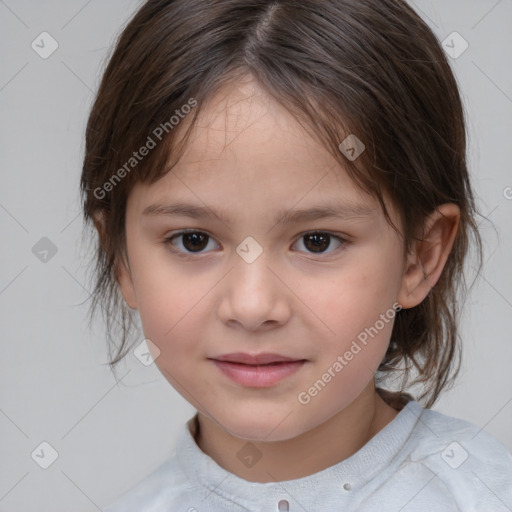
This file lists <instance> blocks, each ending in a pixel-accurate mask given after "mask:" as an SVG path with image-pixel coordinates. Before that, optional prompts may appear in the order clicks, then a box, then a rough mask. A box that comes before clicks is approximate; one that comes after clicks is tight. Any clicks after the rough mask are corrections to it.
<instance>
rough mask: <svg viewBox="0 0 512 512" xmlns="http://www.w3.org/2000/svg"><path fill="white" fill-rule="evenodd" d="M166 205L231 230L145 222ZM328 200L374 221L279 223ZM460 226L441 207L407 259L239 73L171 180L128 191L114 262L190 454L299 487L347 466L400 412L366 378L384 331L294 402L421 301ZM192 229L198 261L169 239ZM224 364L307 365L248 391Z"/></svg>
mask: <svg viewBox="0 0 512 512" xmlns="http://www.w3.org/2000/svg"><path fill="white" fill-rule="evenodd" d="M178 200H179V201H181V202H186V203H190V204H194V205H199V206H205V205H206V206H208V207H209V208H211V209H214V210H216V211H217V210H221V211H222V212H223V213H224V215H225V216H226V217H227V218H226V219H225V221H223V222H221V221H219V220H215V219H201V220H198V219H193V218H189V217H186V216H169V215H144V214H143V213H142V212H143V211H144V210H145V209H146V208H147V207H148V206H150V205H153V204H169V203H171V202H175V201H178ZM326 202H336V203H337V204H343V205H345V204H348V203H356V202H357V203H358V204H362V205H363V206H366V207H369V208H371V209H372V213H371V214H369V215H366V216H363V215H359V216H351V217H346V218H325V219H320V220H309V221H301V222H300V223H295V224H283V225H280V224H279V225H278V224H276V223H275V220H274V217H275V215H276V214H277V212H278V210H281V209H302V208H311V207H314V206H322V205H325V204H326ZM388 206H389V209H390V212H391V214H392V218H393V221H394V223H395V225H397V226H400V221H399V217H398V214H397V212H396V211H395V209H394V208H393V206H392V205H391V204H389V202H388ZM458 220H459V210H458V208H457V206H456V205H453V204H445V205H442V206H440V207H439V208H438V210H437V211H436V212H434V213H433V214H432V215H431V216H430V217H429V218H428V219H426V222H425V227H426V233H425V235H424V236H423V240H424V241H423V242H417V243H415V245H414V246H413V248H412V250H411V251H410V253H408V254H407V255H406V256H404V254H403V240H402V239H401V238H400V237H399V236H398V235H397V233H396V232H395V231H394V230H393V229H392V227H391V226H390V225H389V224H388V223H387V222H386V219H385V217H384V215H383V213H382V211H381V210H380V209H379V206H378V203H377V201H376V200H375V199H374V198H372V197H371V196H369V195H367V194H365V193H364V192H362V191H361V190H360V189H358V188H357V186H356V185H355V184H354V183H353V182H352V181H351V180H350V179H349V177H348V176H347V174H346V172H345V171H344V169H343V168H342V166H341V165H340V163H339V162H338V161H337V160H335V159H334V158H333V157H332V155H330V154H329V153H328V152H327V151H326V150H325V149H324V148H323V147H322V146H321V145H320V144H319V143H318V142H316V141H314V140H313V139H312V138H311V137H310V136H308V134H307V133H306V132H305V131H304V129H303V128H301V127H300V125H299V124H298V123H297V121H295V119H294V118H293V117H292V116H291V115H290V114H289V113H288V112H287V111H286V110H285V109H284V108H283V107H281V106H279V105H278V104H277V103H276V102H275V101H274V100H272V99H271V98H270V97H268V96H267V95H266V94H265V92H264V91H263V90H262V89H260V88H259V86H258V85H257V84H256V83H255V82H254V81H253V80H251V78H250V77H247V78H246V79H245V80H240V81H238V82H236V83H234V84H232V85H231V86H229V87H225V88H224V89H222V90H221V91H220V92H219V93H218V94H216V95H215V96H214V97H212V98H211V99H210V101H209V102H208V103H207V104H206V105H204V107H203V110H202V113H201V116H200V118H199V120H198V122H197V123H196V125H195V127H194V132H193V136H192V138H191V139H190V141H189V145H188V147H187V150H186V152H185V153H184V155H183V157H182V158H181V159H180V161H179V162H178V164H177V165H176V166H175V167H174V168H173V169H172V170H171V171H169V172H168V173H167V174H166V175H165V176H164V177H163V178H162V179H160V180H159V181H157V182H156V183H153V184H151V185H147V184H142V183H138V184H136V186H135V187H134V188H133V189H132V191H131V193H130V195H129V198H128V204H127V211H126V236H127V254H128V260H127V261H126V262H120V263H119V284H120V286H121V290H122V292H123V295H124V298H125V300H126V302H127V304H128V305H129V306H130V307H131V308H134V309H138V311H139V314H140V317H141V321H142V325H143V328H144V333H145V336H146V338H148V339H150V340H151V341H152V343H154V345H155V346H156V347H158V350H159V351H160V353H159V355H158V357H156V361H155V362H156V364H157V366H158V368H159V369H160V371H161V372H162V374H163V375H164V376H165V378H166V379H167V380H168V381H169V382H170V383H171V384H172V385H173V386H174V387H175V388H176V389H177V391H178V392H179V393H180V394H182V395H183V397H184V398H185V399H186V400H188V401H189V402H190V403H191V404H192V405H193V406H194V407H195V408H196V409H197V410H198V412H199V427H200V428H199V432H198V433H197V436H196V441H197V443H198V445H199V447H200V448H201V449H202V450H203V451H204V452H205V453H206V454H208V455H209V456H211V457H212V458H213V459H214V460H215V461H216V462H217V463H218V464H219V465H220V466H222V467H223V468H225V469H227V470H228V471H230V472H232V473H234V474H235V475H237V476H239V477H241V478H244V479H246V480H249V481H254V482H270V481H282V480H289V479H294V478H300V477H303V476H307V475H310V474H313V473H315V472H318V471H320V470H322V469H325V468H327V467H329V466H332V465H333V464H336V463H337V462H339V461H341V460H344V459H346V458H347V457H349V456H351V455H352V454H354V453H355V452H356V451H357V450H359V449H360V448H361V447H362V446H363V445H364V444H365V443H367V442H368V441H369V440H370V439H371V438H372V437H373V436H374V435H375V434H376V433H378V432H379V431H380V430H381V429H382V428H384V427H385V426H386V425H387V424H388V423H389V422H391V421H392V420H393V419H394V418H395V416H396V415H397V414H398V411H396V410H395V409H393V408H392V407H391V406H390V405H388V404H387V403H385V402H384V401H383V400H382V399H381V398H380V397H379V395H378V394H377V393H376V390H375V380H374V373H375V370H376V369H377V367H378V366H379V363H380V361H381V360H382V358H383V356H384V354H385V352H386V349H387V347H388V344H389V339H390V336H391V331H392V327H393V321H390V322H389V323H387V324H385V326H384V328H382V329H381V330H380V331H379V333H378V335H376V336H374V337H373V338H372V339H370V341H369V342H368V344H367V345H366V346H364V347H363V349H362V350H361V351H360V352H359V353H358V354H357V355H355V356H354V358H353V359H352V360H351V361H349V362H348V364H347V365H346V366H344V368H343V370H342V371H341V372H339V373H337V374H336V376H335V377H334V378H332V380H331V381H330V382H329V383H328V384H327V385H326V386H325V387H324V388H323V389H322V390H321V392H319V393H318V394H317V395H316V396H315V397H313V398H311V400H310V401H309V403H307V404H301V403H300V402H299V401H298V395H299V393H300V392H303V391H307V390H308V388H310V387H311V386H312V385H313V383H314V382H315V381H317V380H318V379H320V378H321V377H322V374H324V373H325V372H326V371H327V369H328V368H329V367H332V365H333V363H334V362H335V361H336V360H337V357H338V355H342V354H344V353H345V352H346V351H347V350H349V348H350V346H351V343H352V341H353V340H355V339H356V337H357V335H358V334H359V333H361V332H362V331H364V329H365V328H368V327H370V326H373V325H374V324H375V322H376V321H377V320H378V319H379V315H381V314H383V313H386V311H388V310H390V308H392V305H393V304H394V303H395V302H398V303H399V304H400V305H401V306H402V307H403V308H404V309H405V308H410V307H414V306H416V305H417V304H419V303H420V302H421V301H422V300H423V299H424V298H425V296H426V295H427V294H428V292H429V290H430V289H431V287H432V286H434V285H435V283H436V282H437V280H438V278H439V276H440V274H441V271H442V269H443V266H444V265H445V263H446V259H447V257H448V255H449V252H450V250H451V247H452V245H453V240H454V237H455V234H456V231H457V226H458ZM189 228H193V229H196V230H197V231H200V232H201V233H206V234H207V235H209V238H207V240H208V241H207V243H206V242H205V244H203V246H201V247H200V249H199V250H200V252H198V253H197V252H196V253H194V252H191V251H193V246H191V244H190V243H188V244H187V243H186V238H184V237H177V238H174V239H173V240H169V239H170V237H171V236H173V235H174V234H176V233H177V232H178V231H179V230H183V229H189ZM312 230H320V231H322V232H327V235H329V234H330V235H331V237H329V236H327V241H329V240H330V245H328V242H327V243H326V248H325V250H324V251H323V252H320V253H318V252H314V245H313V244H312V243H311V238H308V237H307V236H304V235H305V234H307V232H310V231H312ZM248 236H251V237H253V238H254V239H255V240H256V241H257V242H258V244H259V245H260V246H261V248H262V249H263V252H262V254H261V255H260V256H259V257H257V258H256V260H255V261H253V262H252V263H248V262H246V261H245V260H244V259H243V258H242V257H240V256H239V254H237V252H236V248H237V247H238V246H239V245H240V243H241V242H242V241H243V240H244V239H245V238H246V237H248ZM336 236H340V237H342V238H344V239H346V240H347V242H344V243H342V244H340V242H339V241H338V240H337V239H336ZM191 247H192V249H191ZM173 249H174V251H173ZM187 249H188V251H187ZM180 254H181V256H180ZM231 352H246V353H253V354H254V353H262V352H273V353H278V354H282V355H285V356H289V357H294V358H296V359H306V360H307V362H306V363H305V364H304V365H303V367H302V368H300V369H299V370H298V372H296V373H295V374H293V375H292V376H290V377H288V378H286V379H285V380H283V381H281V382H279V383H278V384H275V385H273V386H271V387H268V388H250V387H244V386H241V385H239V384H236V383H234V382H233V381H231V380H230V379H228V378H227V377H226V376H225V375H224V374H222V373H221V372H220V370H219V369H218V368H217V367H216V366H215V364H214V363H213V362H212V361H211V360H209V359H208V358H211V357H215V356H219V355H221V354H227V353H231ZM248 441H250V442H251V443H252V444H253V445H254V447H256V449H257V450H259V451H260V453H261V454H262V457H261V459H260V460H259V461H258V462H257V463H256V464H255V465H254V466H253V467H250V468H249V467H246V466H245V465H244V464H243V463H242V462H241V461H240V460H239V458H238V457H237V453H238V452H239V450H240V449H241V448H242V447H244V446H245V445H246V444H247V442H248Z"/></svg>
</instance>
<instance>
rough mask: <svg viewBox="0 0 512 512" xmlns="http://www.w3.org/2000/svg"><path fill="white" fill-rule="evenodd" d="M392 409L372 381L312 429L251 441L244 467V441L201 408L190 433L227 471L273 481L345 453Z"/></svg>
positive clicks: (317, 466) (317, 468) (380, 425)
mask: <svg viewBox="0 0 512 512" xmlns="http://www.w3.org/2000/svg"><path fill="white" fill-rule="evenodd" d="M397 414H398V412H397V411H396V410H395V409H393V408H392V407H391V406H390V405H388V404H387V403H386V402H384V400H383V399H382V398H381V397H380V396H379V394H378V393H377V392H376V390H375V388H374V386H373V383H372V385H371V387H370V386H369V387H368V388H367V390H365V391H364V392H363V393H361V395H359V396H358V397H357V398H356V400H354V402H352V403H351V404H350V405H349V406H348V407H346V408H345V409H343V410H342V411H340V412H338V413H337V414H335V415H334V416H333V417H331V418H330V419H328V420H327V421H326V422H324V423H322V424H321V425H318V426H317V427H315V428H314V429H312V430H309V431H307V432H304V433H303V434H301V435H299V436H297V437H295V438H293V439H287V440H285V441H273V442H259V441H254V442H252V441H251V444H252V445H254V446H255V447H256V448H257V450H259V452H261V459H260V460H259V461H258V462H257V463H256V464H255V465H254V466H252V467H245V466H244V465H243V464H241V462H240V460H239V459H238V457H237V453H238V452H239V451H240V449H241V448H242V447H244V445H246V444H247V441H246V440H245V439H239V438H237V437H234V436H232V435H231V434H229V433H227V432H225V431H224V430H223V429H222V428H220V427H219V426H218V425H217V424H216V423H214V422H213V421H212V420H210V419H209V418H208V417H206V416H205V415H203V414H201V413H198V423H197V425H198V431H197V432H196V436H195V438H196V443H197V444H198V446H199V448H201V450H202V451H203V452H204V453H206V454H207V455H209V456H210V457H211V458H212V459H213V460H214V461H215V462H216V463H217V464H218V465H219V466H221V467H222V468H224V469H225V470H227V471H229V472H230V473H233V474H235V475H236V476H238V477H240V478H243V479H244V480H248V481H251V482H261V483H265V482H274V481H278V482H279V481H285V480H294V479H297V478H302V477H305V476H308V475H312V474H314V473H317V472H318V471H322V470H323V469H326V468H328V467H330V466H333V465H334V464H337V463H338V462H341V461H342V460H344V459H347V458H348V457H350V456H351V455H353V454H354V453H356V452H357V451H358V450H359V449H360V448H362V447H363V446H364V445H365V444H366V443H367V442H368V441H369V440H370V439H371V438H372V437H373V436H374V435H375V434H377V433H378V432H379V431H380V430H382V429H383V428H384V427H385V426H386V425H387V424H388V423H389V422H391V421H392V420H393V419H394V418H395V417H396V415H397ZM326 439H328V440H329V442H326Z"/></svg>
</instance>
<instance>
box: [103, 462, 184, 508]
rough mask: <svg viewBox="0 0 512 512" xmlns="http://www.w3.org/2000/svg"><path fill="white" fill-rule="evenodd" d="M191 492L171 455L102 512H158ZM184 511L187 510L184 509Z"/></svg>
mask: <svg viewBox="0 0 512 512" xmlns="http://www.w3.org/2000/svg"><path fill="white" fill-rule="evenodd" d="M189 492H191V489H189V484H188V480H187V478H186V476H185V474H184V473H183V471H182V470H181V468H180V466H179V464H178V461H177V459H176V456H175V455H173V456H172V457H170V458H169V459H167V460H166V461H165V462H164V463H163V464H162V465H160V466H159V467H158V468H157V469H156V470H155V471H154V472H152V473H151V474H150V475H148V476H147V477H145V478H144V479H143V480H141V481H139V482H138V483H137V484H136V485H135V486H134V487H132V488H130V489H129V490H128V491H126V492H125V493H123V494H121V496H119V497H118V498H117V499H116V501H115V502H114V503H112V504H110V505H109V506H108V507H106V508H104V509H103V511H104V512H160V511H161V510H163V509H164V508H165V506H168V505H169V504H170V503H173V504H174V503H179V500H180V499H182V497H184V496H186V495H187V494H189ZM184 510H187V508H185V509H184Z"/></svg>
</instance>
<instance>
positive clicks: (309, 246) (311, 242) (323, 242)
mask: <svg viewBox="0 0 512 512" xmlns="http://www.w3.org/2000/svg"><path fill="white" fill-rule="evenodd" d="M333 239H334V240H335V241H336V242H335V243H337V245H335V246H334V249H332V245H333V244H332V240H333ZM301 241H303V245H304V247H305V248H306V252H311V253H317V254H323V253H331V252H333V251H334V250H336V249H337V248H339V247H340V246H342V245H343V244H344V243H345V240H343V239H342V238H340V237H339V236H334V235H332V234H330V233H327V232H325V231H314V232H311V233H306V234H304V235H302V236H301V238H299V240H298V242H297V243H299V242H301ZM327 249H331V250H329V251H327Z"/></svg>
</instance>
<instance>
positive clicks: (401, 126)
mask: <svg viewBox="0 0 512 512" xmlns="http://www.w3.org/2000/svg"><path fill="white" fill-rule="evenodd" d="M245 74H251V75H252V76H253V77H254V78H255V79H256V80H258V82H259V83H260V84H261V85H262V86H263V87H264V89H265V90H267V91H268V92H269V93H270V94H271V95H272V96H273V97H274V98H275V99H276V100H277V101H278V102H280V104H282V105H283V106H285V107H286V108H287V109H288V110H289V111H290V112H291V113H292V114H293V115H295V117H296V118H297V120H299V122H301V123H302V125H303V126H304V127H305V128H306V129H307V130H309V132H310V133H311V135H312V136H313V137H316V138H317V139H318V140H320V141H321V142H322V143H323V145H324V147H326V148H327V149H328V150H329V151H330V152H331V153H332V154H333V155H334V156H335V158H337V159H338V160H339V161H340V163H341V165H342V166H343V167H344V168H345V169H346V170H347V172H348V173H349V175H350V176H351V177H352V179H353V180H354V181H355V182H356V183H357V184H358V185H359V186H360V187H361V188H362V189H364V190H365V191H367V192H369V193H370V194H372V195H373V196H374V197H376V198H377V199H378V200H379V202H380V204H381V207H382V209H383V212H384V214H385V215H386V218H387V219H388V222H390V223H391V218H390V216H389V214H388V212H387V210H386V207H385V204H384V200H383V198H384V196H385V195H387V197H389V198H390V200H391V202H392V204H394V205H395V207H396V208H397V210H398V211H399V213H400V217H401V221H402V225H403V233H402V234H403V238H404V241H405V243H404V254H405V253H406V252H407V250H408V249H409V248H410V244H411V242H412V241H413V240H415V239H418V237H420V238H421V229H422V227H423V224H424V220H425V218H426V216H427V215H429V214H430V213H432V212H433V211H434V210H435V209H436V207H438V206H439V205H441V204H443V203H447V202H450V203H455V204H457V205H458V206H459V208H460V212H461V219H460V223H459V229H458V233H457V236H456V239H455V243H454V247H453V250H452V252H451V254H450V256H449V258H448V261H447V263H446V266H445V268H444V271H443V273H442V275H441V277H440V279H439V281H438V282H437V284H436V285H435V286H434V287H433V288H432V290H431V291H430V293H429V294H428V296H427V297H426V299H425V300H424V301H423V302H422V303H421V304H419V305H418V306H416V307H414V308H411V309H407V310H401V311H400V312H399V313H397V316H396V319H395V324H394V327H393V332H392V335H391V342H390V345H389V349H388V351H387V353H386V355H385V358H384V360H383V361H382V364H381V366H380V368H379V373H378V378H379V379H381V378H382V377H384V376H386V375H388V374H390V373H391V372H393V371H395V372H396V371H400V372H403V377H404V380H403V383H402V385H401V387H402V389H405V387H406V386H407V385H411V384H422V385H423V386H422V387H423V391H422V394H421V395H420V396H419V397H418V400H424V401H425V402H426V406H430V405H432V404H433V403H434V401H435V400H436V399H437V397H438V395H439V393H440V391H441V390H442V389H443V388H444V387H446V386H447V385H448V384H449V383H450V382H451V381H452V379H453V377H454V376H455V375H456V373H457V371H458V369H459V366H460V357H459V355H460V351H459V347H458V343H459V340H458V338H459V336H458V331H457V323H458V318H459V313H460V303H461V302H462V299H463V298H464V294H465V293H466V291H467V286H466V280H465V277H464V261H465V258H466V255H467V253H468V250H469V248H470V243H469V242H470V235H471V234H473V236H474V239H475V241H476V247H477V249H478V251H477V256H478V257H479V258H478V264H479V268H480V266H481V261H482V242H481V239H480V235H479V232H478V229H477V225H476V222H475V215H476V208H475V204H474V197H473V192H472V190H471V185H470V181H469V176H468V170H467V166H466V133H465V121H464V111H463V106H462V103H461V99H460V95H459V91H458V86H457V83H456V80H455V78H454V75H453V73H452V70H451V68H450V65H449V63H448V62H447V58H446V56H445V54H444V52H443V50H442V47H441V45H440V44H439V41H438V40H437V38H436V37H435V35H434V34H433V33H432V31H431V30H430V29H429V27H428V26H427V25H426V24H425V23H424V22H423V20H422V19H421V18H420V17H419V16H418V15H417V14H416V13H415V12H414V11H413V10H412V9H411V8H410V7H409V6H408V5H407V4H406V3H405V1H403V0H321V1H320V0H286V1H284V0H211V1H208V2H205V1H204V0H149V1H147V2H146V3H145V4H144V5H143V6H142V7H141V8H140V10H139V11H138V12H137V13H136V14H135V16H134V17H133V18H132V20H131V21H130V22H129V23H128V25H127V26H126V28H125V29H124V30H123V32H122V33H121V35H120V37H119V39H118V41H117V44H116V47H115V49H114V51H113V54H112V56H111V58H110V60H109V62H108V65H107V67H106V70H105V72H104V75H103V78H102V81H101V84H100V87H99V91H98V94H97V97H96V100H95V103H94V105H93V108H92V111H91V114H90V118H89V121H88V125H87V132H86V148H85V158H84V165H83V173H82V178H81V191H82V195H83V209H84V216H85V220H86V225H89V222H90V221H91V220H92V221H94V222H95V224H96V227H97V228H98V231H99V233H100V236H99V243H98V246H97V253H96V256H95V260H94V262H95V265H96V272H95V283H94V294H93V301H92V305H91V316H92V314H93V313H94V312H95V311H96V310H97V309H98V307H100V308H102V310H103V313H104V319H105V321H106V324H107V332H108V337H109V342H110V343H109V347H111V348H112V347H113V346H115V347H116V349H117V352H116V354H115V356H114V358H113V359H112V352H110V355H111V361H110V362H109V364H110V365H111V367H112V368H113V367H114V365H115V364H116V363H117V362H118V361H120V360H121V359H122V358H123V357H124V356H125V355H126V353H127V352H128V350H129V348H128V347H127V346H126V345H127V342H128V338H129V336H130V333H133V332H134V330H133V327H134V325H135V323H134V317H133V314H134V312H133V311H131V310H129V308H127V306H126V304H124V300H123V298H122V296H121V294H120V291H119V287H118V284H117V271H116V262H118V261H120V260H121V259H124V258H126V244H125V210H126V203H127V197H128V194H129V193H130V190H131V189H132V187H133V186H134V184H135V183H136V182H139V181H140V182H149V183H152V182H155V181H156V180H158V179H159V178H160V177H162V176H163V175H164V174H165V173H167V172H168V171H169V169H170V168H171V167H172V164H171V166H170V163H169V158H172V162H176V161H177V160H178V158H179V155H180V152H181V151H182V149H183V147H184V146H185V142H186V139H187V135H188V134H189V133H190V130H191V129H192V127H193V126H194V121H195V119H196V118H197V115H198V114H199V112H200V110H201V107H202V106H204V104H205V102H206V101H207V100H208V98H210V97H211V96H212V95H213V94H214V93H215V92H216V91H217V90H218V89H219V88H221V87H222V86H224V85H226V84H228V83H229V82H230V81H233V80H237V79H238V78H240V77H241V76H243V75H245ZM193 102H195V105H197V107H196V108H193V109H188V110H187V111H190V113H188V114H187V115H186V119H187V122H186V123H183V126H187V129H186V130H185V129H182V126H180V127H179V129H173V127H174V123H170V122H169V120H170V119H171V118H172V117H173V116H174V117H176V116H178V115H179V117H180V118H182V117H183V116H182V115H181V114H182V113H183V112H184V111H185V110H184V105H187V104H188V105H192V103H193ZM176 118H177V117H176ZM157 127H160V132H158V131H157ZM162 127H165V134H164V135H165V136H162V137H161V139H162V140H161V142H160V140H158V143H157V144H156V146H155V147H154V149H151V151H150V152H149V153H148V154H147V156H146V157H145V158H143V159H140V161H139V160H137V161H136V162H135V161H133V160H130V159H132V158H134V157H133V154H134V153H133V152H134V151H136V150H138V148H141V147H143V146H144V145H146V144H147V143H148V141H149V138H151V139H155V138H157V137H156V136H155V133H159V134H163V132H162V129H163V128H162ZM184 131H185V132H186V133H183V132H184ZM177 133H180V139H179V140H178V137H177V136H176V135H177ZM349 134H354V135H356V136H357V138H359V139H360V140H361V141H363V143H364V145H365V147H366V150H365V151H364V152H363V153H362V154H361V156H360V157H359V158H358V159H357V160H354V161H351V160H349V159H347V158H345V156H344V155H343V154H342V153H341V152H340V150H339V148H338V146H339V144H340V142H341V141H342V140H344V139H345V138H346V137H347V136H348V135H349ZM153 142H157V141H156V140H154V141H153ZM127 162H131V164H130V165H129V166H127ZM132 164H133V165H132ZM121 169H124V172H123V171H122V170H121ZM98 218H101V219H102V222H103V223H102V224H101V223H99V222H98ZM391 224H392V223H391ZM394 227H395V226H394ZM395 229H396V227H395ZM459 292H460V293H459ZM118 314H119V315H120V317H119V318H116V315H118ZM413 374H414V375H413Z"/></svg>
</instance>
